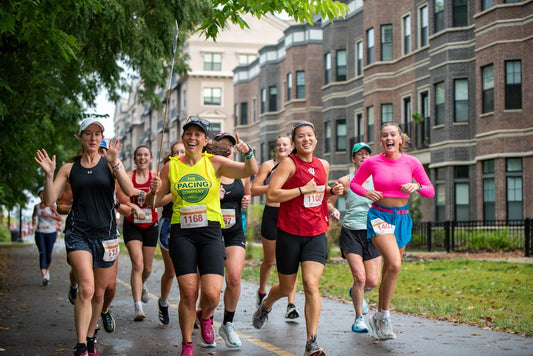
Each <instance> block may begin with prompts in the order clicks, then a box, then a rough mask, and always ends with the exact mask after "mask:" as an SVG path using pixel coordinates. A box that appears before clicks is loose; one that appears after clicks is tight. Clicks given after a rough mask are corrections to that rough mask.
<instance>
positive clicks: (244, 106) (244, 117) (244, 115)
mask: <svg viewBox="0 0 533 356" xmlns="http://www.w3.org/2000/svg"><path fill="white" fill-rule="evenodd" d="M241 125H248V102H246V101H244V102H242V103H241Z"/></svg>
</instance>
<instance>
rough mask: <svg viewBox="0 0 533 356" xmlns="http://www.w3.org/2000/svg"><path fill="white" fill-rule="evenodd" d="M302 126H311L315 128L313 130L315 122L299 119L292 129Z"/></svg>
mask: <svg viewBox="0 0 533 356" xmlns="http://www.w3.org/2000/svg"><path fill="white" fill-rule="evenodd" d="M300 126H311V127H312V128H313V130H314V129H315V125H313V123H311V122H309V121H298V122H297V123H295V124H294V125H292V129H293V130H295V129H297V128H298V127H300Z"/></svg>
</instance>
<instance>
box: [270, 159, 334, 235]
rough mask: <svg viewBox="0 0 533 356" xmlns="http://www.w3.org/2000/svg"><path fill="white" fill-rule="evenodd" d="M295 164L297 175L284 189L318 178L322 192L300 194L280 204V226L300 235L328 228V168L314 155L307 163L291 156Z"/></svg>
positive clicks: (313, 233) (315, 232) (323, 230)
mask: <svg viewBox="0 0 533 356" xmlns="http://www.w3.org/2000/svg"><path fill="white" fill-rule="evenodd" d="M289 157H290V158H292V160H293V161H294V164H295V165H296V170H295V172H294V175H293V176H292V177H291V178H290V179H289V180H288V181H287V182H286V183H285V184H284V185H283V187H282V188H283V189H291V188H296V187H301V186H303V185H305V184H306V183H307V182H309V181H310V180H311V179H312V178H314V179H315V182H316V184H317V186H319V191H318V192H316V193H313V194H304V195H300V196H298V197H296V198H294V199H291V200H289V201H286V202H284V203H281V204H280V207H279V213H278V227H279V228H280V229H281V230H283V231H285V232H288V233H290V234H293V235H298V236H316V235H320V234H322V233H325V232H326V231H327V230H328V225H329V219H328V204H327V199H326V194H325V193H326V186H327V182H326V178H327V177H326V171H325V169H324V165H323V164H322V162H321V161H320V160H319V159H318V158H316V157H313V160H312V161H311V162H304V161H302V160H301V159H299V158H298V157H297V156H296V155H294V154H291V155H289Z"/></svg>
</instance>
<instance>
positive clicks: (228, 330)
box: [218, 321, 241, 349]
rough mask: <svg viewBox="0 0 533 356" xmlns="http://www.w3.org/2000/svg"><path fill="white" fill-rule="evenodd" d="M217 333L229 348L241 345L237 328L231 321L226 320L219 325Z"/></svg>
mask: <svg viewBox="0 0 533 356" xmlns="http://www.w3.org/2000/svg"><path fill="white" fill-rule="evenodd" d="M218 335H220V336H221V337H222V339H224V342H225V343H226V346H227V347H229V348H231V349H236V348H239V347H241V339H240V338H239V335H237V330H236V329H235V326H234V325H233V323H231V322H229V321H228V322H227V323H226V324H225V325H221V326H220V328H219V329H218Z"/></svg>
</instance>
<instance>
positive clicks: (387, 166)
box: [350, 153, 435, 198]
mask: <svg viewBox="0 0 533 356" xmlns="http://www.w3.org/2000/svg"><path fill="white" fill-rule="evenodd" d="M371 175H372V180H373V181H374V190H375V191H378V192H381V193H382V194H383V197H384V198H409V194H407V193H402V191H401V186H402V185H403V184H405V183H412V182H413V178H414V179H415V180H416V181H417V182H418V183H420V185H422V189H420V190H419V191H418V192H419V193H420V195H422V196H423V197H426V198H431V197H433V196H434V195H435V188H433V184H431V181H430V180H429V177H428V175H427V174H426V171H425V170H424V167H423V166H422V163H420V161H419V160H418V159H416V158H415V157H413V156H410V155H408V154H405V153H402V154H401V156H400V157H399V158H397V159H390V158H387V157H385V155H384V154H383V153H381V154H379V155H375V156H372V157H369V158H368V159H366V160H365V161H364V162H363V163H362V164H361V167H359V169H358V170H357V172H356V173H355V175H354V177H353V179H352V181H351V182H350V188H351V189H352V190H353V191H354V192H355V193H356V194H358V195H361V196H363V197H364V196H365V194H366V192H368V189H366V188H364V187H363V185H362V184H363V183H364V182H365V181H366V179H367V178H368V177H369V176H371Z"/></svg>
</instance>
